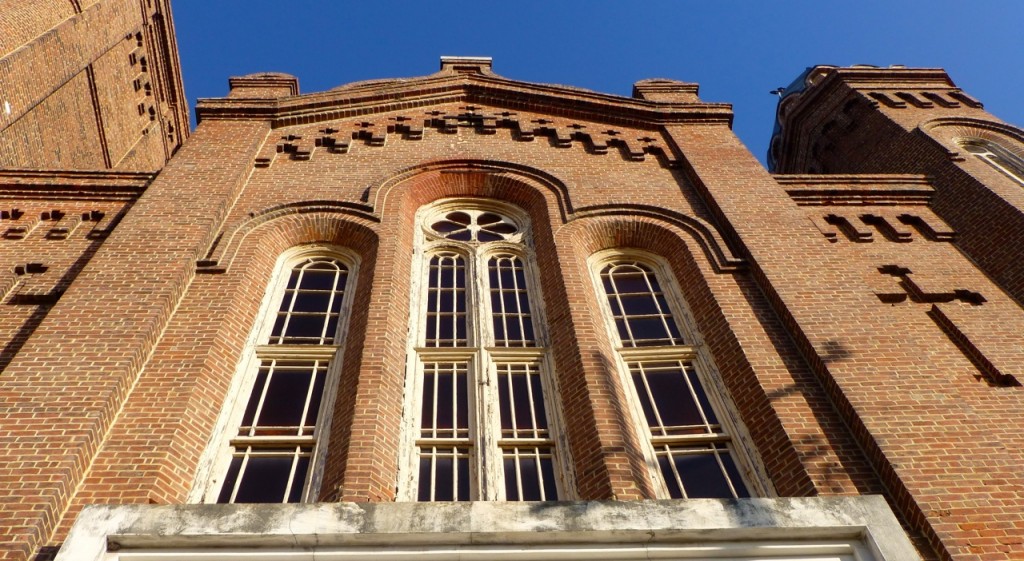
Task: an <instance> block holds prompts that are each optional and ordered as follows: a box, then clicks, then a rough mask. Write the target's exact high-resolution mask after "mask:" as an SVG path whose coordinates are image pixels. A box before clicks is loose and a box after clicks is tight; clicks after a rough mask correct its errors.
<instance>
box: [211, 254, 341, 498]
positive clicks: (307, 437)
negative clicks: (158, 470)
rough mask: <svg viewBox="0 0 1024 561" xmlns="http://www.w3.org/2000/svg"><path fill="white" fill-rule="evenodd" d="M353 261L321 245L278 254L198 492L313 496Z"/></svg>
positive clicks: (229, 495) (220, 495)
mask: <svg viewBox="0 0 1024 561" xmlns="http://www.w3.org/2000/svg"><path fill="white" fill-rule="evenodd" d="M355 263H356V261H355V259H354V258H352V256H350V255H348V254H347V253H344V252H335V251H330V252H329V251H325V250H323V249H320V248H303V249H301V250H297V251H293V252H290V253H289V254H287V255H285V256H284V257H282V259H281V260H280V261H279V263H278V268H277V273H276V275H275V279H274V280H273V281H271V283H270V287H269V288H268V290H267V295H266V297H265V299H264V305H263V310H262V312H261V315H260V317H261V318H262V319H260V320H259V321H258V323H257V325H256V327H255V329H254V336H255V337H254V338H255V342H256V344H255V345H254V346H252V347H251V348H250V350H249V351H247V352H246V356H245V357H244V359H243V360H242V363H241V366H240V368H239V376H238V378H239V380H238V384H237V387H236V388H235V389H234V391H233V392H232V395H231V396H230V397H229V399H228V402H227V403H228V405H226V410H225V413H224V418H223V420H222V421H223V422H222V426H223V431H222V433H221V434H222V436H221V438H219V439H217V441H216V442H215V443H214V444H213V447H214V448H216V449H215V450H214V455H215V459H214V467H213V469H212V470H211V473H210V476H209V481H208V483H207V484H206V485H205V486H204V489H203V496H202V498H201V500H203V501H205V502H217V503H294V502H303V501H307V500H315V498H316V490H317V487H318V486H319V478H320V469H319V464H321V463H322V459H323V457H324V452H325V450H324V446H323V444H324V442H325V439H321V438H320V437H321V435H322V434H325V433H326V431H327V428H328V425H329V422H330V416H329V415H328V414H327V412H328V411H329V410H330V409H331V404H332V403H333V398H334V393H335V385H336V378H337V372H338V370H339V367H340V365H339V364H338V363H339V361H340V356H339V355H340V353H339V352H338V351H339V349H340V348H341V343H342V342H343V340H344V326H345V324H346V319H347V316H348V308H349V299H350V294H351V292H352V280H351V279H352V278H353V277H354V267H355Z"/></svg>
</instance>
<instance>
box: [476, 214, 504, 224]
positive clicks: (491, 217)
mask: <svg viewBox="0 0 1024 561" xmlns="http://www.w3.org/2000/svg"><path fill="white" fill-rule="evenodd" d="M495 222H501V217H500V216H498V215H497V214H494V213H493V212H485V213H483V214H481V215H480V216H478V217H477V218H476V223H477V224H479V225H481V226H485V225H488V224H494V223H495Z"/></svg>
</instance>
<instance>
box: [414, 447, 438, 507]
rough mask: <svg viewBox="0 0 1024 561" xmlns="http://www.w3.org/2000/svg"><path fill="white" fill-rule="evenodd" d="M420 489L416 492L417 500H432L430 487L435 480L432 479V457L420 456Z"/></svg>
mask: <svg viewBox="0 0 1024 561" xmlns="http://www.w3.org/2000/svg"><path fill="white" fill-rule="evenodd" d="M418 481H419V490H418V491H417V493H416V500H418V501H420V502H428V501H430V489H431V487H433V485H434V482H433V481H432V480H431V479H430V457H428V456H420V478H419V480H418Z"/></svg>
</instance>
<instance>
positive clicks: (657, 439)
mask: <svg viewBox="0 0 1024 561" xmlns="http://www.w3.org/2000/svg"><path fill="white" fill-rule="evenodd" d="M591 264H592V266H593V268H594V273H595V275H596V279H595V280H596V281H597V284H598V286H599V287H600V291H601V294H602V296H603V298H602V299H603V300H604V304H605V306H604V309H605V312H606V317H607V318H608V320H609V331H610V332H611V334H612V335H613V337H614V339H615V341H616V342H617V343H618V348H617V351H616V352H617V355H618V359H619V364H620V369H621V370H622V372H623V373H624V375H625V378H627V383H626V385H627V386H628V388H629V394H630V395H631V398H632V399H631V401H632V405H633V407H632V410H633V412H634V417H635V419H636V424H637V425H638V426H640V427H643V437H644V438H643V442H644V449H645V452H646V455H647V458H648V463H649V465H650V467H651V473H652V476H653V479H655V480H656V481H658V482H660V485H659V489H658V495H659V497H661V498H677V499H678V498H739V497H749V496H750V491H749V490H748V489H749V485H748V480H750V481H754V480H755V479H756V478H752V477H749V478H748V477H744V475H742V472H743V471H745V470H743V469H741V466H742V462H741V461H739V459H738V458H737V453H736V450H735V446H734V442H733V441H734V438H733V432H734V430H735V428H734V427H735V424H736V423H727V422H725V420H724V419H723V418H722V416H721V415H720V412H721V411H728V410H730V409H731V407H730V404H729V402H728V399H727V397H726V396H725V395H723V393H722V392H711V391H708V389H707V388H708V387H709V386H711V384H709V382H712V381H713V380H712V379H711V377H712V376H714V366H713V364H712V363H711V361H710V359H709V357H707V356H706V355H705V354H704V352H703V351H702V349H701V348H700V345H699V344H698V343H697V342H696V339H697V335H698V334H697V332H696V329H695V328H691V329H682V327H683V326H684V324H683V322H680V318H681V317H683V314H681V313H680V311H681V310H683V309H685V305H684V304H683V303H682V300H681V297H680V295H679V293H678V290H677V289H676V288H675V283H674V282H672V278H671V276H670V275H669V274H668V273H667V272H666V268H665V267H663V266H662V264H661V262H660V261H659V260H658V259H655V258H653V257H652V256H649V255H646V254H639V253H637V254H628V253H619V252H606V253H603V254H599V255H597V256H595V257H594V258H593V259H592V260H591ZM684 335H685V337H684ZM748 471H749V470H748Z"/></svg>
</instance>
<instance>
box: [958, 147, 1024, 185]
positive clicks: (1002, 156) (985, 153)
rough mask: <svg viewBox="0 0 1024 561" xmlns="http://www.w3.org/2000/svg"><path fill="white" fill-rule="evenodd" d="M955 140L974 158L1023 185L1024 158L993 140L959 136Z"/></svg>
mask: <svg viewBox="0 0 1024 561" xmlns="http://www.w3.org/2000/svg"><path fill="white" fill-rule="evenodd" d="M956 142H957V144H959V145H960V146H961V147H963V149H964V150H965V151H967V152H969V153H971V154H972V155H974V157H975V158H978V159H979V160H981V161H983V162H985V163H986V164H988V165H990V166H992V167H994V168H995V169H997V170H998V171H999V172H1001V173H1002V174H1003V175H1006V176H1007V177H1009V178H1010V179H1013V180H1014V181H1016V182H1018V183H1020V184H1022V185H1024V158H1021V157H1020V156H1018V155H1016V154H1014V153H1013V152H1011V151H1010V150H1007V149H1006V148H1004V147H1002V146H1000V145H998V144H996V143H994V142H989V141H988V140H984V139H981V138H959V139H957V140H956Z"/></svg>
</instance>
